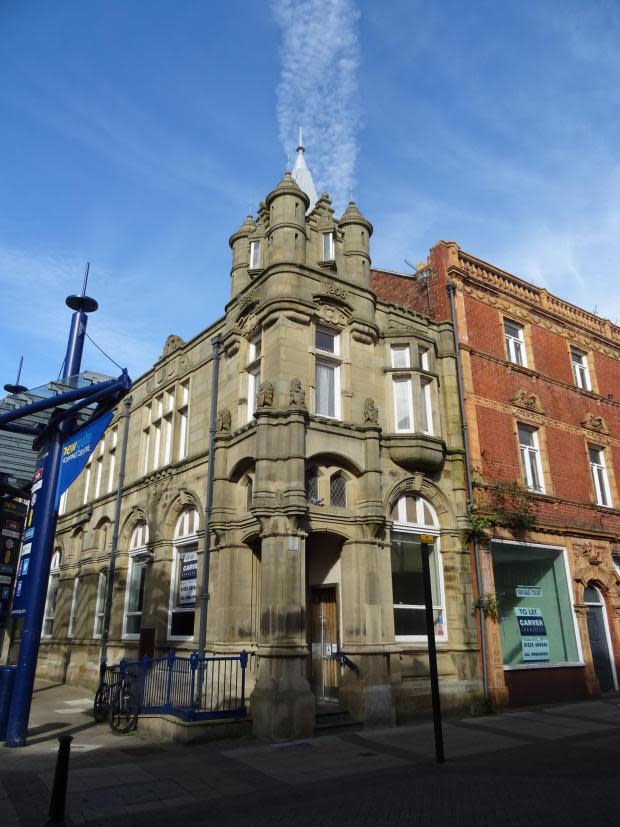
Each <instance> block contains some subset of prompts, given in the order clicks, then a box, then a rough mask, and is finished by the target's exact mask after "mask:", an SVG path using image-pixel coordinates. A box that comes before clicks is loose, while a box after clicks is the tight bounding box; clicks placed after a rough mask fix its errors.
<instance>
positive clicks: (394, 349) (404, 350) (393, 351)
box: [390, 345, 411, 370]
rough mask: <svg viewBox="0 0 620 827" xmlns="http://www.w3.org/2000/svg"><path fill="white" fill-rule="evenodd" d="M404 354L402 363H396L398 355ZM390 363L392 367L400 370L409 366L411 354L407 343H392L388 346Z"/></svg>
mask: <svg viewBox="0 0 620 827" xmlns="http://www.w3.org/2000/svg"><path fill="white" fill-rule="evenodd" d="M400 354H403V355H404V357H405V358H404V360H403V361H404V364H403V365H399V364H398V361H399V360H398V358H397V357H398V355H400ZM390 364H391V365H392V367H393V368H397V369H400V370H408V369H409V368H411V355H410V351H409V345H392V346H391V348H390Z"/></svg>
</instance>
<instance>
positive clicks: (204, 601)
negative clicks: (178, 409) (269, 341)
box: [198, 333, 222, 697]
mask: <svg viewBox="0 0 620 827" xmlns="http://www.w3.org/2000/svg"><path fill="white" fill-rule="evenodd" d="M211 345H212V347H213V372H212V378H211V423H210V427H209V466H208V469H207V492H206V504H205V538H204V559H203V563H202V584H201V590H200V633H199V635H198V655H199V657H201V658H204V656H205V648H206V645H207V617H208V607H209V568H210V559H209V557H210V553H211V512H212V510H213V476H214V474H215V431H216V419H217V396H218V382H219V366H220V348H221V346H222V337H221V336H220V335H219V333H218V335H217V336H214V337H213V339H211ZM203 671H204V670H202V669H200V671H199V683H202V673H203ZM199 697H200V695H199Z"/></svg>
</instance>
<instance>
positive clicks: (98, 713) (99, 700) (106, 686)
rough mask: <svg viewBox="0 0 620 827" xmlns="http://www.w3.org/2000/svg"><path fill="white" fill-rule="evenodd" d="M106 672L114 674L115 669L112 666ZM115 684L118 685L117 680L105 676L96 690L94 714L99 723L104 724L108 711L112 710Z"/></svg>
mask: <svg viewBox="0 0 620 827" xmlns="http://www.w3.org/2000/svg"><path fill="white" fill-rule="evenodd" d="M106 672H108V673H109V674H113V673H114V670H113V669H112V668H108V669H106ZM114 686H116V681H111V682H108V681H106V679H105V678H103V681H102V683H100V684H99V687H98V689H97V691H96V692H95V700H94V701H93V714H94V716H95V721H97V723H98V724H102V723H103V722H104V721H107V720H108V712H109V711H110V702H111V700H112V689H113V687H114Z"/></svg>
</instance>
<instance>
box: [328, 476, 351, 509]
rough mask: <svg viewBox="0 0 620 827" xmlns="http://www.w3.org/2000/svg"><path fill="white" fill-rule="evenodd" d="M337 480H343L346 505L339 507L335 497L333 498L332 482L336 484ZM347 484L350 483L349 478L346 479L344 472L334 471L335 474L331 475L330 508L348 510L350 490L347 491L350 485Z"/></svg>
mask: <svg viewBox="0 0 620 827" xmlns="http://www.w3.org/2000/svg"><path fill="white" fill-rule="evenodd" d="M336 480H342V486H343V496H344V505H338V504H336V503H334V496H333V493H332V482H335V481H336ZM347 483H348V480H347V478H346V477H345V475H344V474H343V472H342V471H334V473H333V474H330V475H329V507H330V508H342V509H346V508H347V507H348V490H347V489H348V485H347Z"/></svg>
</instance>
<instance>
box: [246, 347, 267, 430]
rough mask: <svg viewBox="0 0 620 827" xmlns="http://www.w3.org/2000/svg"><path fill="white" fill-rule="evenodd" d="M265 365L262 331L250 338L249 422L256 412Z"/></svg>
mask: <svg viewBox="0 0 620 827" xmlns="http://www.w3.org/2000/svg"><path fill="white" fill-rule="evenodd" d="M262 365H263V334H262V331H261V332H260V333H259V334H258V335H257V336H254V338H253V339H250V343H249V346H248V363H247V366H246V372H247V374H248V422H252V420H253V419H254V414H255V413H256V394H257V393H258V388H259V386H260V378H261V370H262Z"/></svg>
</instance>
